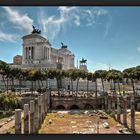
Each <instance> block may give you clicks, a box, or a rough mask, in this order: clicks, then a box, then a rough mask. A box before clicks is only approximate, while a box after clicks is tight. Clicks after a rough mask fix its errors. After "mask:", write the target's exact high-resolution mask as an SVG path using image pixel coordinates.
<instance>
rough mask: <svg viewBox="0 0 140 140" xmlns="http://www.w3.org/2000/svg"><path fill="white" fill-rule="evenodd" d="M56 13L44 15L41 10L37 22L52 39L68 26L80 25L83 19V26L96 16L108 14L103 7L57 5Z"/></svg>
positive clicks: (91, 23)
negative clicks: (83, 7) (85, 7)
mask: <svg viewBox="0 0 140 140" xmlns="http://www.w3.org/2000/svg"><path fill="white" fill-rule="evenodd" d="M58 13H59V14H58V15H54V16H49V17H46V16H45V15H46V13H43V11H41V13H40V15H39V20H40V21H39V23H40V25H41V26H42V27H43V32H44V33H46V34H47V36H49V38H50V39H51V40H53V39H54V38H55V37H56V36H57V35H58V34H59V33H60V32H64V31H65V30H66V29H67V28H68V27H69V26H71V25H72V26H73V25H75V26H80V25H81V24H83V23H82V21H84V24H85V26H92V25H93V24H95V23H96V19H97V17H98V16H101V15H106V14H108V11H107V10H104V9H90V10H86V9H82V8H79V7H66V6H60V7H58Z"/></svg>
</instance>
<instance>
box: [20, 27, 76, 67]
mask: <svg viewBox="0 0 140 140" xmlns="http://www.w3.org/2000/svg"><path fill="white" fill-rule="evenodd" d="M34 30H36V29H35V28H34ZM34 30H33V31H32V33H31V34H29V35H26V36H23V38H22V39H23V55H22V67H46V68H56V67H57V64H58V63H59V64H60V63H61V65H62V69H71V68H74V61H75V60H74V59H75V55H74V54H73V53H72V52H71V51H70V50H68V47H67V46H66V45H64V44H63V43H61V44H62V46H61V48H60V49H55V48H53V47H52V45H51V44H50V42H49V40H48V39H46V38H44V37H43V36H41V35H40V33H38V32H37V31H34Z"/></svg>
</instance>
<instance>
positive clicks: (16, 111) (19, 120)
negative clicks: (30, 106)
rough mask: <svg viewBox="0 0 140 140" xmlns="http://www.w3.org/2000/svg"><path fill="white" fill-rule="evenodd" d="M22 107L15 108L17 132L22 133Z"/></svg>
mask: <svg viewBox="0 0 140 140" xmlns="http://www.w3.org/2000/svg"><path fill="white" fill-rule="evenodd" d="M21 111H22V110H21V109H15V134H21Z"/></svg>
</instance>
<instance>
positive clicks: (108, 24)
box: [104, 16, 112, 38]
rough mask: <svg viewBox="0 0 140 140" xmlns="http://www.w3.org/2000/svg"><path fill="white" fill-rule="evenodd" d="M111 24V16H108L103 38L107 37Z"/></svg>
mask: <svg viewBox="0 0 140 140" xmlns="http://www.w3.org/2000/svg"><path fill="white" fill-rule="evenodd" d="M111 25H112V17H111V16H109V20H108V22H107V23H106V28H105V32H104V38H106V37H107V35H108V33H109V29H110V27H111Z"/></svg>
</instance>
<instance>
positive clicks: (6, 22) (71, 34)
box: [0, 6, 140, 71]
mask: <svg viewBox="0 0 140 140" xmlns="http://www.w3.org/2000/svg"><path fill="white" fill-rule="evenodd" d="M32 25H35V26H36V28H39V29H41V30H42V35H43V36H44V37H46V38H48V39H49V41H50V42H51V44H52V46H53V47H55V48H59V47H60V46H61V44H60V43H61V42H63V43H64V44H66V45H68V48H69V49H70V50H71V51H72V52H73V53H74V54H75V56H76V59H75V62H76V61H77V59H78V60H79V59H81V58H82V57H84V58H85V59H87V65H88V69H89V71H95V70H97V69H106V70H108V67H109V64H110V66H111V68H114V69H120V70H123V69H125V68H128V67H132V66H136V65H139V64H140V7H114V6H112V7H103V6H102V7H94V6H90V7H86V6H84V7H82V6H81V7H80V6H79V7H61V6H60V7H55V6H54V7H0V60H4V61H6V62H9V63H11V62H12V61H13V60H12V59H13V56H15V55H17V54H20V55H21V54H22V36H24V35H26V34H29V33H31V31H32ZM75 65H76V63H75Z"/></svg>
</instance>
